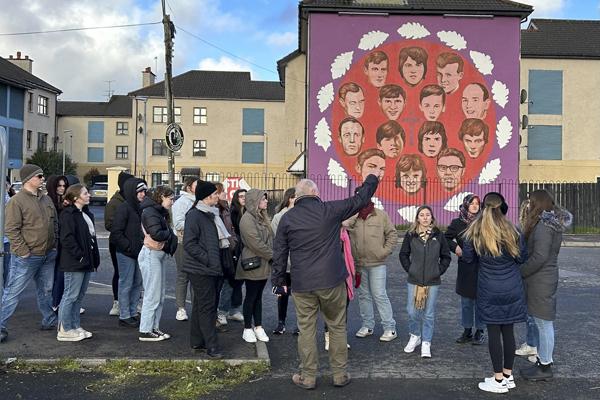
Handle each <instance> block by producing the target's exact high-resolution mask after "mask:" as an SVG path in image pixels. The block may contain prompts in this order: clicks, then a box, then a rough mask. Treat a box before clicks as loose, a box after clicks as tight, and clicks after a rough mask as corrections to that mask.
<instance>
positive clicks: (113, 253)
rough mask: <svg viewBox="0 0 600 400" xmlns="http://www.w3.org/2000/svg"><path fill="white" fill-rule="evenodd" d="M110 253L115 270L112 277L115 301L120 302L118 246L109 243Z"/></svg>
mask: <svg viewBox="0 0 600 400" xmlns="http://www.w3.org/2000/svg"><path fill="white" fill-rule="evenodd" d="M108 252H109V253H110V259H111V260H112V265H113V267H114V269H115V272H114V273H113V277H112V291H113V299H115V300H119V263H118V262H117V246H115V245H114V244H112V243H109V244H108Z"/></svg>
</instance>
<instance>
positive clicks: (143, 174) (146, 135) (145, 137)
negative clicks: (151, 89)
mask: <svg viewBox="0 0 600 400" xmlns="http://www.w3.org/2000/svg"><path fill="white" fill-rule="evenodd" d="M138 100H141V101H143V102H144V132H143V133H144V163H143V167H142V176H143V178H144V179H146V162H147V161H146V158H147V157H146V151H147V150H146V139H147V137H148V132H146V127H147V124H146V121H147V118H146V115H147V114H146V110H147V105H148V97H146V96H136V97H135V103H136V109H137V102H138ZM136 118H137V115H136ZM137 133H138V132H136V135H137ZM136 138H137V136H136ZM136 142H137V140H136ZM135 151H136V154H137V145H136V147H135Z"/></svg>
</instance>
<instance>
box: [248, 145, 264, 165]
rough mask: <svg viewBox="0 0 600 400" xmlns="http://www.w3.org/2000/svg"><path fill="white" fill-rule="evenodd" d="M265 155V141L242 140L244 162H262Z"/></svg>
mask: <svg viewBox="0 0 600 400" xmlns="http://www.w3.org/2000/svg"><path fill="white" fill-rule="evenodd" d="M264 155H265V154H264V143H263V142H242V163H244V164H262V163H264V159H265V158H264Z"/></svg>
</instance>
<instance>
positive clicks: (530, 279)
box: [521, 209, 572, 321]
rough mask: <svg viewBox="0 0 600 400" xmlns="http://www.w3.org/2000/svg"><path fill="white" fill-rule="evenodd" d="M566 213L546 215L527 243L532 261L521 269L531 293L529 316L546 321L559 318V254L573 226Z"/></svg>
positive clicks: (545, 212)
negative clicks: (557, 309)
mask: <svg viewBox="0 0 600 400" xmlns="http://www.w3.org/2000/svg"><path fill="white" fill-rule="evenodd" d="M571 219H572V215H571V213H569V212H568V211H566V210H561V209H556V210H555V211H552V212H547V211H544V212H542V215H540V221H539V222H538V223H537V225H536V226H535V227H534V228H533V231H532V232H531V234H530V235H529V238H528V239H527V252H528V253H529V258H528V260H527V262H526V263H525V264H523V265H522V266H521V275H522V277H523V281H524V283H525V291H526V293H527V313H528V314H530V315H533V316H534V317H537V318H541V319H544V320H546V321H554V319H555V318H556V288H557V286H558V252H559V251H560V244H561V242H562V233H563V232H564V231H565V229H566V228H567V227H568V226H569V225H571Z"/></svg>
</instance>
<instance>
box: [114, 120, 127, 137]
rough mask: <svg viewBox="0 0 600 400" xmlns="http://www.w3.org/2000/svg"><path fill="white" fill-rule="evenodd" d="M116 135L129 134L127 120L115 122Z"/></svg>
mask: <svg viewBox="0 0 600 400" xmlns="http://www.w3.org/2000/svg"><path fill="white" fill-rule="evenodd" d="M117 135H129V122H117Z"/></svg>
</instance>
